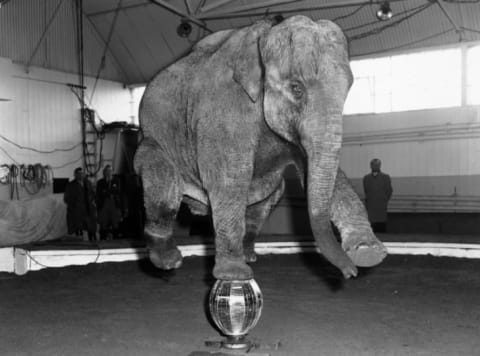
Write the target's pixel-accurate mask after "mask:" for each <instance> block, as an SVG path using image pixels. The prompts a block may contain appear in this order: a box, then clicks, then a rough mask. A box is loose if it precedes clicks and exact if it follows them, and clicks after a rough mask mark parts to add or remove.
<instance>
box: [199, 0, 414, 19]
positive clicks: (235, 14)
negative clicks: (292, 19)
mask: <svg viewBox="0 0 480 356" xmlns="http://www.w3.org/2000/svg"><path fill="white" fill-rule="evenodd" d="M303 1H304V0H268V1H264V2H261V3H254V4H251V5H244V6H239V7H236V8H231V9H225V10H223V11H213V12H205V13H202V14H201V15H199V16H197V18H198V19H201V20H219V19H229V18H240V17H255V16H264V15H265V11H262V12H260V11H256V12H255V11H252V12H249V10H254V9H260V8H265V7H267V8H270V12H272V13H279V12H281V13H283V14H287V13H296V12H302V11H313V10H323V9H335V8H340V7H350V6H359V5H370V6H371V5H375V6H377V5H378V4H379V3H380V1H374V2H372V1H366V0H346V1H332V2H331V3H328V4H320V5H306V6H300V5H297V6H295V7H293V8H289V9H284V8H281V5H288V4H289V3H293V2H296V3H300V2H303ZM396 1H410V0H390V2H396ZM277 7H278V8H277Z"/></svg>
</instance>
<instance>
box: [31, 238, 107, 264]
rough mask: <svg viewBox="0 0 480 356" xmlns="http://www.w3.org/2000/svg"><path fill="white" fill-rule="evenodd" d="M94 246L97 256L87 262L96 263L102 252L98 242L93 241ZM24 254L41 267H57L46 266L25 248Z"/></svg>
mask: <svg viewBox="0 0 480 356" xmlns="http://www.w3.org/2000/svg"><path fill="white" fill-rule="evenodd" d="M79 245H80V246H84V245H81V244H79ZM95 247H96V249H97V256H96V257H95V259H94V260H93V261H92V262H88V263H97V262H98V260H99V259H100V255H101V253H102V250H101V248H100V245H99V244H98V243H95ZM25 254H26V255H27V256H28V257H29V258H30V259H31V260H32V261H33V262H35V263H36V264H37V265H39V266H41V267H44V268H53V267H59V266H47V265H45V264H43V263H40V262H38V260H37V259H35V258H34V257H33V256H32V254H31V253H30V251H27V250H25Z"/></svg>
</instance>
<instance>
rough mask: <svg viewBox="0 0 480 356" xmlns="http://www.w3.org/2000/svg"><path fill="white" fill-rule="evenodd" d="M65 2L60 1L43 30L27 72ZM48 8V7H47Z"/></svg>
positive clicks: (28, 63)
mask: <svg viewBox="0 0 480 356" xmlns="http://www.w3.org/2000/svg"><path fill="white" fill-rule="evenodd" d="M63 2H64V0H62V1H60V2H59V3H58V5H57V7H56V8H55V10H54V11H53V14H52V16H50V19H49V20H48V23H47V25H46V26H45V29H44V30H43V33H42V35H41V36H40V39H39V40H38V42H37V45H36V46H35V49H34V50H33V52H32V54H31V55H30V58H29V59H28V62H27V71H28V68H29V67H30V64H31V63H32V60H33V58H34V57H35V55H36V54H37V51H38V49H39V48H40V45H41V44H42V42H43V40H44V39H45V37H46V35H47V32H48V30H49V29H50V26H51V25H52V23H53V20H55V17H57V14H58V10H60V7H61V6H62V4H63ZM45 6H46V5H45Z"/></svg>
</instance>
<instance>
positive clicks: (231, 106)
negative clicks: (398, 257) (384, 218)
mask: <svg viewBox="0 0 480 356" xmlns="http://www.w3.org/2000/svg"><path fill="white" fill-rule="evenodd" d="M351 84H352V74H351V71H350V66H349V62H348V54H347V44H346V40H345V37H344V35H343V33H342V32H341V30H340V29H339V28H338V27H337V26H336V25H335V24H333V23H332V22H329V21H319V22H317V23H316V22H313V21H312V20H310V19H309V18H307V17H303V16H295V17H291V18H289V19H288V20H285V21H284V22H282V23H280V24H278V25H276V26H272V24H271V23H270V22H268V21H263V22H259V23H256V24H254V25H252V26H250V27H246V28H243V29H239V30H228V31H221V32H217V33H214V34H212V35H210V36H208V37H206V38H205V39H203V40H202V41H200V42H199V43H197V45H196V46H195V47H194V49H193V51H192V52H191V53H190V54H189V55H188V56H186V57H185V58H183V59H181V60H179V61H178V62H176V63H175V64H173V65H171V66H170V67H168V68H167V69H165V70H164V71H162V72H160V73H159V74H158V75H157V76H156V77H155V78H154V79H153V80H152V81H151V82H150V84H149V85H148V86H147V88H146V90H145V94H144V96H143V99H142V103H141V108H140V120H141V124H142V127H143V130H144V135H145V139H144V141H143V142H142V144H141V146H140V147H139V149H138V151H137V153H136V157H135V166H136V169H137V171H138V172H139V173H140V174H141V176H142V179H143V185H144V192H145V204H146V211H147V223H146V226H145V234H146V236H147V237H148V238H149V241H150V243H149V248H150V259H151V261H152V262H153V263H154V264H155V265H156V266H157V267H160V268H163V269H171V268H177V267H179V266H180V265H181V262H182V257H181V253H180V251H179V250H178V249H177V247H176V245H175V243H174V241H173V238H172V229H173V223H174V219H175V216H176V213H177V211H178V209H179V207H180V203H181V202H182V200H183V201H184V202H186V203H187V204H188V205H189V207H190V209H191V210H192V212H193V213H194V214H208V213H210V214H212V217H213V224H214V229H215V246H216V256H215V267H214V269H213V275H214V277H215V278H217V279H224V280H234V279H241V280H242V279H250V278H252V277H253V272H252V270H251V268H250V266H248V265H247V263H246V262H253V261H254V260H255V259H256V256H255V253H254V249H253V243H254V242H253V240H254V238H255V236H256V235H257V234H258V233H259V231H260V229H261V227H262V224H263V223H264V221H265V220H266V218H267V217H268V215H269V213H270V211H271V210H272V208H273V207H274V206H275V204H276V203H277V202H278V200H279V199H280V197H281V196H282V193H283V190H284V180H283V176H282V174H283V172H284V169H285V168H286V166H287V165H289V164H294V165H295V166H296V167H297V170H298V172H299V175H300V177H302V178H303V179H304V181H305V182H303V183H304V184H305V187H306V192H307V197H308V210H309V216H310V222H311V226H312V230H313V233H314V237H315V240H316V243H317V245H318V247H319V248H320V250H321V252H322V254H323V255H324V256H325V257H326V258H327V259H328V260H329V261H330V262H331V263H332V264H334V265H335V266H336V267H338V268H339V269H340V270H341V271H342V273H343V275H344V277H345V278H350V277H352V276H356V275H357V268H356V266H355V265H360V266H371V265H375V264H377V263H379V262H380V261H381V260H382V259H383V258H384V257H385V254H386V252H385V248H384V247H383V245H382V244H381V242H380V241H378V240H377V239H376V237H375V236H374V235H373V233H372V230H371V229H370V225H369V223H368V220H367V216H366V213H365V209H364V207H363V205H362V203H361V202H360V200H359V198H358V196H357V195H356V194H355V193H354V191H353V189H352V187H351V186H350V184H349V183H348V181H347V179H346V177H345V175H344V174H343V172H342V171H341V170H339V168H338V161H339V151H340V147H341V142H342V110H343V104H344V101H345V98H346V96H347V92H348V90H349V88H350V86H351ZM330 220H332V221H333V222H334V223H335V224H336V226H337V227H338V228H339V231H340V233H341V237H342V246H341V245H340V244H339V243H338V242H337V241H336V239H335V237H334V235H333V233H332V230H331V226H330ZM342 247H343V248H342Z"/></svg>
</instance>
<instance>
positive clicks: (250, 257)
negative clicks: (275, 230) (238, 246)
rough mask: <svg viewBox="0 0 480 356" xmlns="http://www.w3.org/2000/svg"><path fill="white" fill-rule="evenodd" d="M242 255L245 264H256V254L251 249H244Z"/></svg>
mask: <svg viewBox="0 0 480 356" xmlns="http://www.w3.org/2000/svg"><path fill="white" fill-rule="evenodd" d="M243 254H244V255H245V262H247V263H254V262H257V254H256V253H255V250H254V249H253V248H252V249H244V250H243Z"/></svg>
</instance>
